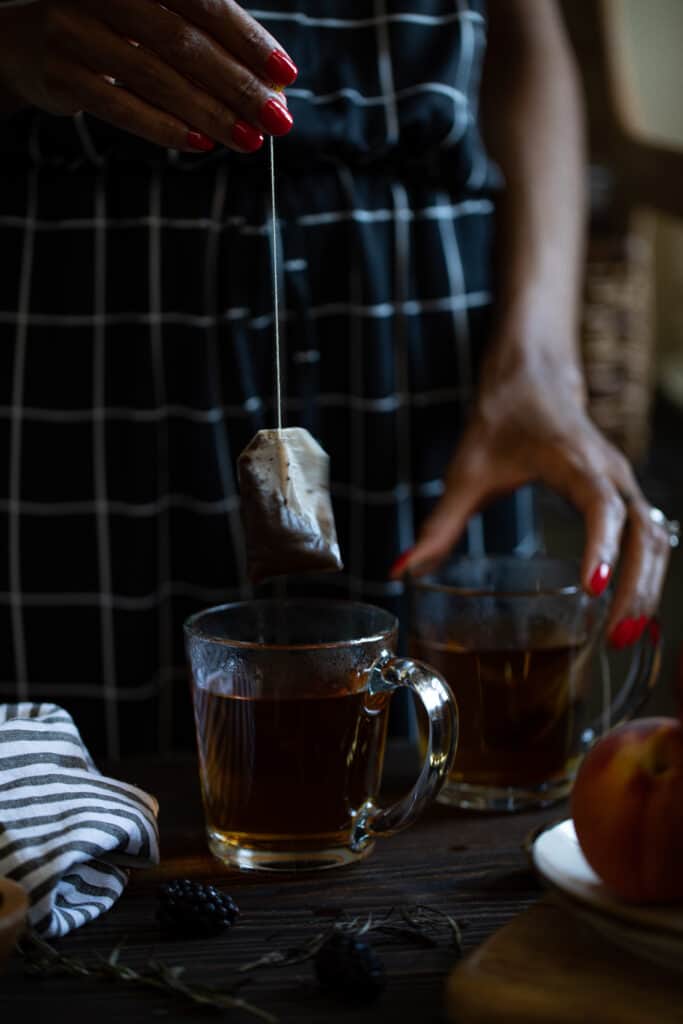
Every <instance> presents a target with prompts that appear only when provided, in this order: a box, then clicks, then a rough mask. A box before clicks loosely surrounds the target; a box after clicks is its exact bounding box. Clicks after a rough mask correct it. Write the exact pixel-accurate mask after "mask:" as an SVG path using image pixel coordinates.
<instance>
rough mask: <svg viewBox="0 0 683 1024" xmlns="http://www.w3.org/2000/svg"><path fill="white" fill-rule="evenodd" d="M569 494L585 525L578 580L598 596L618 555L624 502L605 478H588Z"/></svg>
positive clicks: (624, 518) (622, 526)
mask: <svg viewBox="0 0 683 1024" xmlns="http://www.w3.org/2000/svg"><path fill="white" fill-rule="evenodd" d="M570 498H571V500H573V504H574V505H575V506H576V507H577V508H578V509H579V511H580V512H581V513H582V514H583V519H584V525H585V541H584V549H583V559H582V563H581V583H582V586H583V588H584V590H585V591H586V592H587V593H589V594H592V595H593V596H594V597H599V596H600V594H602V593H603V592H604V591H605V590H606V589H607V585H608V583H609V581H610V579H611V576H612V572H613V571H614V566H615V565H616V563H617V560H618V557H619V546H620V543H621V534H622V530H623V528H624V523H625V521H626V506H625V504H624V502H623V499H622V498H621V496H620V495H619V493H618V492H617V489H616V488H615V487H614V486H613V485H612V484H611V483H609V482H607V481H605V482H603V481H596V480H590V481H588V482H586V483H585V484H583V486H580V487H579V488H578V489H576V490H575V492H574V495H573V497H572V496H570Z"/></svg>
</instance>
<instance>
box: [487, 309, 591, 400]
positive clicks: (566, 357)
mask: <svg viewBox="0 0 683 1024" xmlns="http://www.w3.org/2000/svg"><path fill="white" fill-rule="evenodd" d="M529 384H530V385H531V386H532V387H533V388H535V389H538V390H540V389H545V388H548V389H549V390H550V391H551V392H553V393H554V394H556V395H557V397H558V400H559V401H563V400H573V401H574V402H576V403H578V404H579V405H581V406H582V407H584V406H585V404H586V398H587V396H586V382H585V378H584V374H583V366H582V362H581V357H580V351H579V345H578V334H577V331H576V328H575V327H574V324H573V322H572V318H571V317H566V316H565V317H562V316H559V315H558V314H556V313H554V312H553V311H551V310H549V309H548V308H547V306H546V304H545V303H543V304H541V306H528V307H523V306H522V305H520V306H519V307H518V308H517V309H515V310H514V312H513V311H511V312H510V315H509V316H506V317H504V318H502V317H500V316H499V318H498V321H497V324H496V326H495V328H494V331H493V334H492V336H491V338H490V341H489V343H488V345H487V352H486V355H485V357H484V360H483V363H482V370H481V378H480V389H481V391H482V392H484V393H489V394H490V393H495V392H496V391H498V390H499V389H500V388H505V389H506V390H507V389H509V388H511V387H515V388H517V387H519V386H520V385H523V386H524V387H526V386H527V385H529Z"/></svg>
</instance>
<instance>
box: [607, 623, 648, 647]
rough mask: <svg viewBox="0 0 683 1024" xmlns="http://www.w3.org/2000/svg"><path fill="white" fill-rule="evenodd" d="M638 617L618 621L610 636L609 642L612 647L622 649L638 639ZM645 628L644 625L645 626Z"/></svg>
mask: <svg viewBox="0 0 683 1024" xmlns="http://www.w3.org/2000/svg"><path fill="white" fill-rule="evenodd" d="M638 621H639V620H638V619H632V618H628V619H622V620H621V622H618V623H617V624H616V626H615V627H614V629H613V630H612V632H611V633H610V636H609V642H610V646H611V647H616V648H617V650H620V649H621V648H622V647H628V645H629V644H632V643H633V641H634V640H635V639H636V631H637V629H638ZM643 628H644V627H643Z"/></svg>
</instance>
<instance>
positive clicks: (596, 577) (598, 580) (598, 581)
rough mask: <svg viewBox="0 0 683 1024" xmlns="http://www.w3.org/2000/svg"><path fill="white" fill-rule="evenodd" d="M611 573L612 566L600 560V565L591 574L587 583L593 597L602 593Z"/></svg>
mask: <svg viewBox="0 0 683 1024" xmlns="http://www.w3.org/2000/svg"><path fill="white" fill-rule="evenodd" d="M611 575H612V566H611V565H608V564H607V562H600V565H599V566H598V567H597V569H596V570H595V572H594V573H593V575H592V576H591V578H590V583H589V584H588V587H589V590H590V592H591V594H592V595H593V597H600V595H601V594H604V592H605V590H606V589H607V584H608V583H609V581H610V577H611Z"/></svg>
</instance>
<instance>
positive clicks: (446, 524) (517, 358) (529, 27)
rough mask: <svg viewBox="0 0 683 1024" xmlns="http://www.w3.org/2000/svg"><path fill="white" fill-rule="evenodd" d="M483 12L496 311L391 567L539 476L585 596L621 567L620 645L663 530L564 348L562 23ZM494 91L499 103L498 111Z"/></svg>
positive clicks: (576, 199) (572, 228) (668, 543)
mask: <svg viewBox="0 0 683 1024" xmlns="http://www.w3.org/2000/svg"><path fill="white" fill-rule="evenodd" d="M490 12H491V24H490V33H489V49H488V57H487V69H486V74H485V76H484V83H485V86H486V89H485V91H484V94H483V96H482V114H483V129H484V137H485V140H486V142H487V145H488V148H489V151H490V153H491V155H492V156H493V158H494V159H495V160H496V161H497V162H498V164H499V166H500V167H501V169H502V171H503V175H504V177H505V180H506V193H505V197H504V199H503V201H502V204H501V218H500V241H499V252H498V256H499V264H500V274H499V278H500V287H499V294H498V296H497V304H496V318H495V322H494V327H493V332H492V337H491V339H490V344H489V346H488V348H487V353H486V357H485V359H484V362H483V366H482V372H481V374H480V381H479V391H478V395H477V398H476V400H475V402H474V405H473V407H472V410H471V414H470V417H469V422H468V424H467V426H466V428H465V430H464V434H463V436H462V437H461V440H460V442H459V445H458V447H457V450H456V451H455V453H454V455H453V458H452V461H451V463H450V465H449V467H448V469H447V472H446V474H445V493H444V494H443V497H442V498H441V500H440V501H439V502H438V504H437V505H436V507H435V508H434V510H433V512H432V514H431V516H430V517H429V518H428V519H427V520H426V521H425V522H424V523H423V525H422V529H421V531H420V533H419V536H418V538H417V543H416V545H415V547H414V548H412V549H411V550H410V551H408V552H405V553H404V554H403V556H402V557H401V558H400V559H399V560H398V562H397V563H396V564H395V565H394V567H393V569H392V570H391V574H392V575H393V576H394V577H395V578H396V577H398V576H400V575H401V574H402V573H404V572H406V571H410V572H411V573H412V574H413V575H421V574H423V573H426V572H430V571H432V570H434V569H435V568H436V567H437V566H438V565H439V564H440V563H441V562H443V560H444V559H445V558H446V557H447V555H448V553H449V552H450V550H451V549H452V547H453V546H454V544H455V543H456V541H457V540H458V538H459V537H460V535H461V534H462V532H463V530H464V528H465V525H466V523H467V520H468V518H469V517H470V516H471V515H472V514H473V513H475V512H476V511H477V510H478V509H480V508H481V507H482V506H484V505H485V504H486V503H487V502H488V501H490V500H491V499H493V498H494V497H496V496H499V495H502V494H504V493H509V492H511V491H513V490H515V489H516V488H518V487H520V486H521V485H523V484H526V483H529V482H532V481H538V482H541V483H544V484H546V485H548V486H549V487H550V488H552V489H553V490H555V491H556V492H558V493H559V494H561V495H563V496H564V497H565V498H567V499H568V500H569V501H570V502H571V503H572V504H573V505H574V506H575V507H576V508H577V509H578V510H579V512H580V513H581V514H582V516H583V519H584V523H585V546H584V552H583V562H582V567H581V580H582V583H583V586H584V588H585V590H586V591H587V592H588V593H591V594H595V595H597V594H600V593H603V592H604V590H605V589H606V587H607V585H608V583H609V580H610V577H611V575H612V573H613V570H614V569H615V568H616V566H617V563H618V562H619V563H620V574H619V580H618V584H617V587H616V591H615V595H614V600H613V603H612V608H611V611H610V616H609V621H608V625H607V629H608V634H609V637H610V640H611V642H612V644H613V645H614V646H616V647H623V646H625V645H627V644H630V643H632V642H634V641H635V640H637V639H638V637H639V636H640V635H642V633H643V631H644V630H645V628H646V627H647V625H648V622H649V620H650V618H651V616H652V615H653V614H654V612H655V610H656V608H657V604H658V602H659V597H660V592H661V589H662V586H663V582H664V577H665V573H666V568H667V564H668V560H669V554H670V552H671V548H672V546H674V545H675V543H676V542H677V535H676V524H673V523H669V522H668V521H667V520H666V518H665V517H664V515H663V514H662V513H661V512H660V511H659V510H658V509H654V508H652V506H651V505H650V504H649V502H648V501H647V499H646V497H645V496H644V495H643V492H642V491H641V489H640V487H639V485H638V482H637V480H636V478H635V475H634V473H633V470H632V468H631V466H630V465H629V463H628V461H627V460H626V459H625V458H624V456H623V455H622V454H621V452H619V451H618V450H617V449H616V448H615V447H614V446H613V445H612V444H611V443H610V442H609V441H608V440H607V439H606V438H605V437H604V436H603V435H602V434H601V433H600V431H599V430H598V429H597V427H596V426H595V425H594V424H593V423H592V422H591V420H590V418H589V415H588V411H587V408H586V395H585V387H584V382H583V375H582V371H581V360H580V355H579V351H578V344H577V338H578V334H579V323H578V309H579V295H580V292H581V282H582V277H583V272H582V263H583V233H584V231H583V224H584V220H585V217H584V216H582V211H584V210H585V209H586V205H587V204H586V197H585V185H584V182H585V172H584V168H585V155H584V143H583V134H584V133H583V125H582V117H581V105H580V100H579V98H578V97H579V88H578V85H577V82H576V73H575V70H574V67H573V64H572V62H571V59H570V58H569V56H568V54H569V50H568V48H567V47H566V45H565V43H564V41H563V34H562V28H561V21H560V19H558V18H557V17H556V16H555V13H556V12H555V13H554V12H553V6H552V5H551V4H534V5H533V7H532V6H530V5H529V4H526V3H522V2H520V0H516V2H514V3H512V2H508V0H505V2H503V0H495V2H494V0H491V3H490ZM520 13H521V14H522V15H524V16H523V17H520ZM494 15H495V16H494ZM539 40H542V45H539ZM511 41H512V43H511ZM511 45H512V48H513V51H514V59H513V60H510V47H511ZM548 83H553V87H552V88H549V85H548ZM501 96H507V97H509V98H510V99H509V103H508V105H507V108H506V116H505V117H501V116H500V97H501ZM559 126H561V129H560V127H559Z"/></svg>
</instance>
